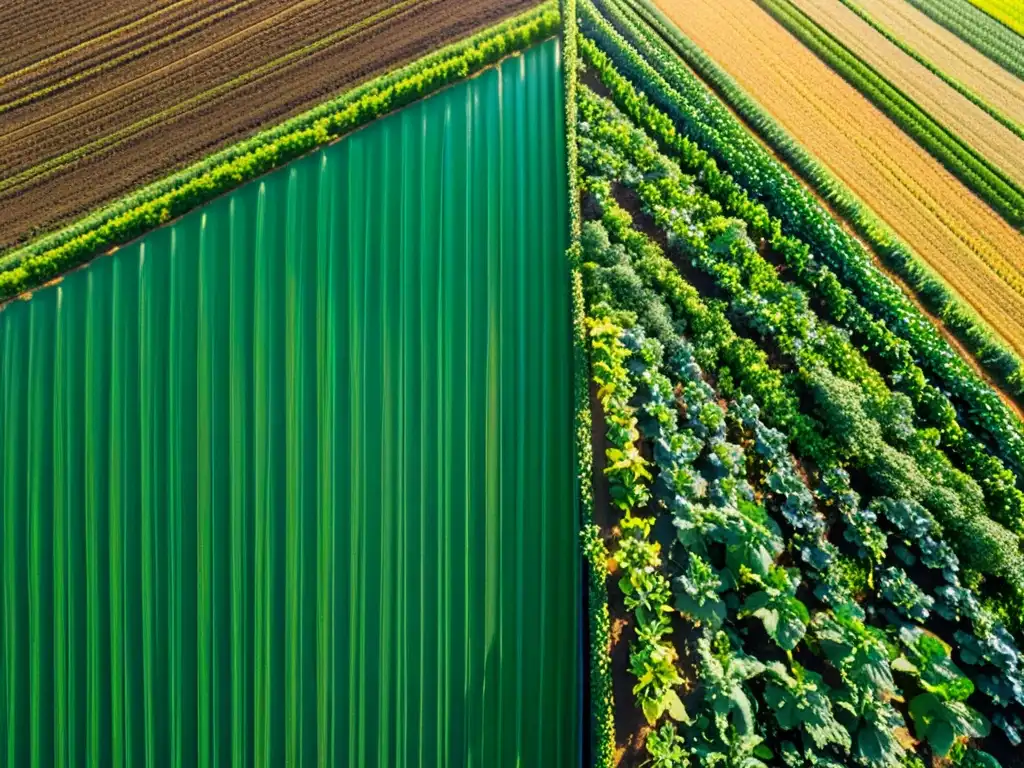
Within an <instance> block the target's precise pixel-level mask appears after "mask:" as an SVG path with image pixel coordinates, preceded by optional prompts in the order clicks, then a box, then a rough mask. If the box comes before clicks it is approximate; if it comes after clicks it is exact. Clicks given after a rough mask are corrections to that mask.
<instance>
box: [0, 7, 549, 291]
mask: <svg viewBox="0 0 1024 768" xmlns="http://www.w3.org/2000/svg"><path fill="white" fill-rule="evenodd" d="M558 24H559V13H558V11H557V10H556V9H555V6H554V0H551V2H548V3H545V4H544V5H542V6H539V7H538V8H536V9H533V10H531V11H529V12H527V13H525V14H523V15H521V16H518V17H515V18H512V19H509V20H507V21H505V22H503V23H501V24H499V25H497V26H495V27H492V28H490V29H488V30H487V31H485V32H483V33H481V34H480V35H477V36H475V37H473V38H470V39H469V40H467V41H465V42H463V43H460V44H457V45H454V46H451V47H449V48H446V49H444V50H443V51H440V52H438V53H437V54H434V55H431V56H428V57H426V58H424V59H421V60H419V61H417V62H415V63H414V64H411V65H409V66H408V67H405V68H403V69H401V70H399V71H397V72H395V73H393V74H391V75H388V76H385V77H384V78H381V79H379V80H375V81H373V82H371V83H368V84H366V85H364V86H362V87H360V88H357V89H356V90H354V91H352V92H351V93H347V94H345V95H343V96H341V97H340V98H338V99H336V100H334V101H331V102H327V103H326V104H323V105H321V106H319V107H317V108H315V109H313V110H310V111H309V112H306V113H305V114H303V115H300V116H299V117H296V118H294V119H292V120H289V121H288V122H286V123H284V124H283V125H281V126H279V127H278V128H275V129H271V130H270V131H266V132H264V133H260V134H258V135H256V136H255V137H253V138H252V139H249V140H247V141H244V142H241V143H239V144H237V145H235V146H234V147H232V148H230V149H229V150H226V151H225V152H221V153H217V154H215V155H212V156H211V157H209V158H207V159H206V160H203V161H200V162H199V163H196V164H195V165H193V166H191V167H190V168H188V169H187V170H185V171H183V172H181V173H179V174H175V175H174V176H172V177H170V178H168V179H166V180H164V181H162V182H158V183H156V184H153V185H151V186H148V187H146V188H144V189H142V190H140V191H139V192H137V193H135V194H133V195H131V196H129V197H127V198H125V199H124V200H122V201H120V202H118V203H115V204H114V205H112V206H109V207H108V208H105V209H103V210H102V211H99V212H98V213H96V214H94V215H92V216H89V217H87V218H85V219H83V220H81V221H80V222H78V223H76V224H74V225H72V226H71V227H69V228H67V229H65V230H62V231H61V232H59V233H56V234H55V235H52V236H49V237H45V238H42V239H41V240H39V241H37V242H35V243H31V244H29V245H28V246H25V247H24V248H19V249H17V250H15V251H12V252H11V253H9V254H7V255H5V256H4V257H3V258H2V259H0V299H3V298H5V297H9V296H13V295H15V294H18V293H20V292H22V291H26V290H29V289H31V288H34V287H36V286H38V285H41V284H42V283H44V282H46V281H48V280H50V279H52V278H53V277H55V276H57V275H58V274H60V273H61V272H63V271H65V270H67V269H70V268H71V267H73V266H75V265H76V264H78V263H80V262H82V261H84V260H86V259H88V258H90V257H91V256H93V255H94V254H96V253H97V252H98V251H100V250H102V249H104V248H109V247H111V246H113V245H116V244H118V243H122V242H125V241H127V240H130V239H132V238H133V237H137V236H138V235H140V234H142V233H143V232H145V231H147V230H149V229H152V228H153V227H155V226H158V225H160V224H163V223H165V222H167V221H170V220H171V219H173V218H176V217H178V216H180V215H182V214H183V213H185V212H186V211H188V210H191V209H192V208H195V207H196V206H198V205H201V204H202V203H205V202H207V201H209V200H211V199H213V198H214V197H216V196H217V195H219V194H222V193H223V192H224V191H226V190H228V189H232V188H234V187H236V186H238V185H240V184H242V183H243V182H245V181H248V180H250V179H253V178H255V177H257V176H259V175H261V174H264V173H266V172H267V171H269V170H271V169H273V168H277V167H279V166H281V165H283V164H284V163H286V162H288V161H290V160H293V159H294V158H296V157H299V156H300V155H303V154H305V153H307V152H309V151H311V150H312V149H315V148H316V147H318V146H320V145H322V144H325V143H327V142H328V141H331V140H333V139H335V138H337V137H339V136H341V135H343V134H345V133H348V132H350V131H352V130H353V129H355V128H357V127H359V126H361V125H365V124H366V123H368V122H370V121H371V120H374V119H376V118H377V117H380V116H381V115H383V114H386V113H387V112H390V111H392V110H395V109H398V108H400V107H403V106H405V105H407V104H409V103H411V102H413V101H415V100H417V99H420V98H422V97H423V96H425V95H427V94H429V93H432V92H434V91H436V90H438V89H439V88H442V87H444V86H445V85H447V84H449V83H452V82H455V81H457V80H462V79H464V78H466V77H468V76H469V75H471V74H473V73H474V72H478V71H479V70H481V69H483V68H484V67H486V66H488V65H490V64H493V63H494V62H496V61H498V60H499V59H501V58H502V57H504V56H507V55H508V54H510V53H513V52H515V51H518V50H522V49H523V48H525V47H528V46H529V45H530V44H532V43H534V42H536V41H537V40H540V39H542V38H544V37H547V36H549V35H551V34H553V33H554V32H555V30H556V29H557V28H558Z"/></svg>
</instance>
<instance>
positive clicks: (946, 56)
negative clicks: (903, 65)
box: [857, 0, 1024, 125]
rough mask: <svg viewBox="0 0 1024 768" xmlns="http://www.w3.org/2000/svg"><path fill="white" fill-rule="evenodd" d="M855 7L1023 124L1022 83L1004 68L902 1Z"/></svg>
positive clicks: (863, 0)
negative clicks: (861, 9) (865, 12)
mask: <svg viewBox="0 0 1024 768" xmlns="http://www.w3.org/2000/svg"><path fill="white" fill-rule="evenodd" d="M857 4H858V5H859V6H860V7H861V8H863V9H864V10H865V11H867V12H868V13H869V14H871V16H872V17H873V18H874V19H875V20H876V21H878V22H879V23H881V24H883V25H884V26H885V27H886V28H887V29H888V30H889V31H890V32H892V33H893V34H895V35H898V36H899V38H900V39H901V40H902V41H903V42H905V43H906V44H907V45H909V46H910V47H911V48H913V49H914V50H916V51H917V52H918V53H920V54H921V55H922V56H924V57H925V58H926V59H928V60H929V61H931V62H932V64H934V65H935V66H937V67H939V68H940V69H941V70H942V71H943V72H945V73H946V74H947V75H949V76H950V77H953V78H955V79H956V80H959V81H960V83H962V84H963V85H965V86H967V87H968V88H970V89H971V90H972V91H974V92H975V93H976V94H978V95H979V96H980V97H981V98H983V99H984V100H985V101H987V102H988V103H989V104H991V105H992V106H993V107H995V108H996V109H998V110H999V111H1000V112H1002V113H1003V114H1004V115H1006V116H1007V117H1009V118H1010V119H1012V120H1015V121H1016V122H1017V123H1019V124H1021V125H1024V83H1022V82H1021V81H1020V80H1018V79H1017V78H1016V77H1014V76H1013V75H1011V74H1010V73H1009V72H1007V71H1006V70H1005V69H1003V68H1002V67H1000V66H999V65H998V64H996V63H995V62H993V61H991V60H990V59H988V58H987V57H986V56H984V55H983V54H981V53H979V52H978V51H976V50H974V48H972V47H971V46H970V45H968V44H967V43H965V42H964V41H963V40H961V39H960V38H959V37H957V36H956V35H954V34H953V33H952V32H950V31H948V30H947V29H945V28H944V27H941V26H939V25H938V24H936V23H935V22H934V21H932V20H931V19H929V18H928V17H927V16H925V15H924V14H923V13H921V12H920V11H918V10H917V9H916V8H914V7H913V6H912V5H910V4H908V3H907V2H905V0H857Z"/></svg>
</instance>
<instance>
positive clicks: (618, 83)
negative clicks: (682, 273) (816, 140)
mask: <svg viewBox="0 0 1024 768" xmlns="http://www.w3.org/2000/svg"><path fill="white" fill-rule="evenodd" d="M608 9H609V13H610V14H611V15H612V18H614V19H615V20H616V21H617V23H622V24H624V25H626V24H629V23H630V22H629V19H627V18H625V17H624V16H622V15H621V14H619V13H618V9H616V8H615V7H612V6H608ZM584 10H585V12H586V13H585V15H584V20H585V21H586V22H587V29H588V32H589V33H591V34H593V35H594V39H595V40H596V41H598V42H599V43H601V44H602V46H603V47H604V49H605V50H607V51H608V52H609V54H608V55H610V56H612V58H613V59H614V61H615V66H616V67H618V68H619V69H621V70H622V72H624V73H625V74H626V75H627V76H628V77H629V78H630V79H632V80H633V81H634V82H641V83H643V87H644V91H645V92H646V94H647V95H648V96H649V97H650V98H651V99H653V101H654V102H655V103H656V104H657V107H658V108H660V110H662V111H663V112H664V114H662V113H661V112H659V111H658V110H657V109H655V108H653V106H651V105H648V104H647V102H646V99H644V98H639V97H638V96H637V95H636V92H635V89H634V88H633V87H632V85H630V84H629V83H628V81H625V80H623V79H622V78H621V77H617V75H618V73H617V72H616V71H615V70H614V67H611V66H610V64H609V63H608V62H605V63H602V64H600V65H597V64H595V66H596V67H597V69H598V72H599V74H601V75H602V76H603V77H606V78H607V79H608V82H606V85H608V84H609V83H611V86H613V87H612V90H613V94H618V97H617V98H618V99H619V102H620V106H622V107H623V108H625V109H627V111H629V110H630V109H641V110H643V112H644V114H645V115H646V116H645V117H644V118H643V119H640V118H638V117H635V119H639V121H640V123H641V124H643V125H644V127H645V128H647V129H648V130H651V131H652V133H653V134H655V135H657V136H658V137H659V140H660V141H662V142H663V144H665V143H668V144H669V145H671V144H673V143H675V144H677V145H678V146H676V147H672V146H668V147H667V148H668V149H670V150H671V151H673V152H674V154H676V156H677V158H678V159H679V160H680V161H681V162H683V163H684V164H686V165H687V168H688V170H690V172H692V173H694V174H695V175H698V177H700V178H705V179H708V183H707V186H708V188H709V189H710V190H712V192H713V194H716V195H717V197H718V199H719V200H720V201H721V202H722V203H723V205H724V206H725V207H726V209H727V210H728V211H729V212H730V214H732V215H740V216H741V217H743V218H744V219H745V220H747V221H748V223H749V224H750V226H751V230H752V231H754V232H758V233H761V234H762V236H766V237H768V239H771V240H776V241H778V239H777V238H776V237H775V234H774V232H775V228H776V226H778V227H779V228H780V229H781V230H782V231H783V232H785V233H789V234H791V235H793V236H796V237H798V238H799V239H800V240H801V241H803V242H804V243H806V244H807V245H809V246H810V247H811V248H812V249H813V252H814V254H815V255H816V256H818V257H821V258H823V260H824V262H825V264H826V265H828V266H829V267H830V268H831V269H833V270H834V272H835V276H836V277H837V278H838V279H839V281H840V282H841V283H842V285H843V286H844V287H846V288H847V289H848V290H850V291H852V292H853V294H854V296H856V299H857V301H856V302H854V304H856V305H859V306H862V307H864V308H866V309H867V310H869V311H870V312H871V314H872V315H873V316H874V317H875V318H877V319H878V320H880V321H882V322H883V323H884V324H885V326H886V327H888V328H889V329H890V331H891V332H892V333H894V334H896V335H897V336H898V337H899V338H901V339H903V340H904V341H905V342H907V343H908V344H909V350H910V352H911V354H912V355H913V356H914V358H915V359H916V361H917V363H918V365H919V366H920V367H921V368H922V369H923V370H924V371H925V372H926V373H927V374H928V375H929V376H931V377H933V379H934V381H935V382H936V383H937V385H938V386H939V387H940V388H941V389H942V390H944V391H945V392H947V393H949V394H950V396H951V397H953V398H954V399H955V401H958V402H963V403H965V404H966V413H965V414H964V415H965V416H966V417H967V418H968V419H969V420H971V421H972V422H973V423H974V424H975V426H980V428H982V429H983V430H984V431H987V432H989V433H990V434H992V435H993V437H994V438H995V440H996V442H997V444H999V445H1003V446H1007V445H1014V444H1019V443H1020V439H1021V438H1020V437H1019V435H1020V434H1021V429H1022V427H1021V424H1020V421H1019V420H1018V419H1017V418H1016V416H1015V415H1014V414H1013V413H1012V412H1011V411H1010V410H1009V408H1007V407H1006V406H1005V404H1004V403H1002V402H1001V400H1000V399H999V397H998V396H997V395H996V394H995V393H994V392H993V391H992V390H991V388H990V387H989V386H988V385H987V384H986V383H985V382H983V381H982V380H981V379H979V378H978V376H977V375H975V374H974V372H973V371H972V370H971V369H970V367H969V366H967V365H966V363H964V362H963V361H962V360H961V359H960V358H959V357H958V356H957V354H956V353H955V352H954V351H953V350H952V348H951V347H950V346H949V344H948V343H946V342H945V340H944V339H942V337H941V335H940V334H939V333H938V332H937V331H936V329H935V328H934V327H933V326H932V325H931V323H930V322H929V321H928V319H927V318H925V317H924V316H923V315H921V313H920V312H918V311H917V309H916V308H915V307H914V305H913V304H912V303H911V302H910V301H909V300H907V299H906V297H905V296H903V294H902V293H901V292H900V290H899V289H898V288H897V287H896V286H895V285H894V284H893V283H892V282H891V281H890V280H889V279H888V278H887V277H886V276H885V275H884V274H883V273H882V272H880V271H879V270H878V269H877V268H876V267H875V266H874V264H873V263H872V262H871V259H870V257H869V255H868V254H867V253H866V252H865V251H864V250H863V248H861V246H860V245H859V243H857V242H856V241H855V240H854V239H853V238H851V237H849V236H848V235H847V234H846V233H845V232H844V231H843V230H842V228H841V227H839V226H838V225H837V224H836V223H835V222H834V221H833V220H832V219H831V217H830V216H829V215H828V213H827V212H826V211H825V210H824V209H823V208H822V207H821V206H820V205H819V204H818V203H817V201H816V200H814V198H813V197H812V196H811V195H809V194H808V193H807V192H806V190H804V189H803V188H802V187H801V186H800V185H799V183H798V182H796V180H795V179H793V178H792V176H790V175H789V174H788V172H787V171H786V169H785V168H784V167H783V166H781V165H779V164H778V163H777V162H776V161H775V160H774V159H773V158H772V157H771V156H770V155H769V154H768V153H767V152H765V151H764V150H763V149H762V148H761V147H760V145H759V144H757V142H756V141H754V140H753V139H752V138H751V137H750V136H749V134H747V133H746V130H745V129H744V128H743V126H742V125H741V124H739V123H738V122H737V121H736V120H735V118H733V117H732V116H731V115H730V114H729V113H728V111H727V110H725V109H724V108H722V107H721V105H719V104H717V103H716V102H715V100H714V99H713V98H712V97H711V96H710V94H708V92H707V91H706V90H704V88H703V86H701V84H700V83H699V82H698V81H696V80H695V79H694V78H693V76H692V75H690V74H689V72H688V71H687V70H686V69H685V68H684V67H682V66H681V65H680V64H679V62H678V61H674V60H673V58H672V54H671V53H670V52H667V51H665V50H663V49H660V48H659V47H658V46H656V45H655V44H654V42H652V40H651V39H649V38H642V37H640V36H635V37H634V38H633V42H634V43H636V44H637V45H638V46H639V49H640V51H641V52H642V53H643V54H644V55H645V56H648V57H649V58H650V59H651V60H652V61H657V62H658V64H659V70H655V69H654V68H653V67H652V66H651V65H650V64H648V63H647V60H645V59H644V58H642V57H641V55H639V54H638V52H637V50H635V49H633V48H632V47H631V46H630V45H629V43H627V42H626V41H625V40H624V39H623V38H622V37H621V36H620V35H619V33H618V32H617V31H616V30H614V29H613V28H612V27H611V26H610V25H609V24H608V22H606V21H605V20H604V19H603V18H602V17H601V16H600V15H598V14H597V13H596V11H594V9H593V8H592V7H590V6H589V4H588V5H585V6H584ZM627 31H629V30H628V29H627ZM652 37H653V35H652ZM594 50H596V48H595V47H594V46H589V47H587V48H585V52H587V53H588V54H589V53H591V52H592V51H594ZM588 63H591V64H594V61H593V60H590V59H588ZM662 74H664V75H665V78H671V80H672V84H671V85H670V84H669V82H667V81H666V79H665V78H663V77H662ZM747 103H748V104H751V103H750V102H749V101H748V102H747ZM735 104H736V103H735V102H734V105H735ZM740 106H742V105H740ZM741 111H742V110H741ZM659 115H660V117H659ZM667 117H671V118H672V120H671V121H668V120H667V119H666V118H667ZM677 129H678V132H680V133H677ZM673 137H677V138H673ZM685 139H690V140H692V141H693V142H696V144H697V145H699V147H700V148H701V149H703V150H705V151H706V152H707V153H708V154H710V156H711V158H713V159H714V160H715V161H717V163H718V164H719V165H720V167H721V168H722V169H723V170H726V171H728V172H729V173H731V174H732V176H733V178H734V179H735V181H736V182H738V183H739V184H741V185H742V186H743V188H745V190H746V192H747V193H750V194H752V195H753V197H754V199H755V200H757V201H759V203H760V204H761V205H763V206H764V209H765V210H766V211H767V212H769V213H770V214H771V215H774V216H776V217H778V222H779V223H778V224H775V223H773V222H772V221H771V220H766V217H765V216H764V214H763V213H762V212H761V211H760V210H759V209H751V208H749V207H748V206H746V205H745V204H744V202H743V198H744V197H745V195H742V192H741V191H740V188H739V186H738V185H736V184H734V183H733V182H732V180H731V179H730V178H729V177H728V176H727V175H726V174H724V173H720V172H716V170H715V169H716V167H717V166H712V165H710V164H709V163H707V162H706V158H705V157H704V156H703V154H702V153H700V152H694V151H693V148H689V149H688V145H687V144H686V143H685V141H684V140H685ZM788 146H790V147H791V148H793V149H798V148H797V147H795V145H792V144H789V145H788ZM801 152H802V150H801ZM803 156H804V157H807V156H806V154H804V155H803ZM858 205H859V204H858ZM767 233H772V234H771V235H770V236H768V235H767ZM783 250H784V252H786V251H788V250H789V249H788V248H787V249H783ZM822 274H824V273H822ZM978 351H982V350H978ZM989 351H990V352H991V348H989ZM1007 354H1008V355H1009V353H1007ZM1010 357H1012V358H1013V359H1014V360H1015V361H1016V358H1015V357H1013V356H1012V355H1010ZM982 362H988V363H990V364H991V363H992V362H994V361H993V360H992V359H991V358H984V357H983V358H982ZM1017 362H1019V361H1017ZM1017 362H1015V363H1014V365H1017ZM1014 371H1015V372H1016V373H1014V374H1013V377H1014V379H1015V381H1016V382H1017V384H1016V385H1015V389H1018V388H1019V382H1020V376H1019V369H1018V368H1014ZM1015 435H1016V437H1015ZM1015 466H1020V464H1019V462H1015Z"/></svg>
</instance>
